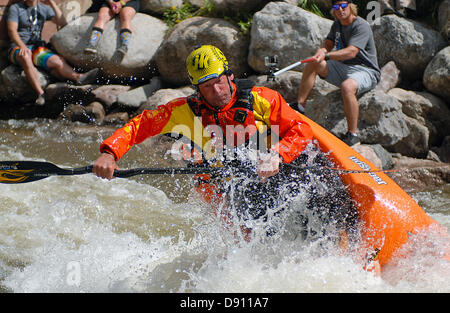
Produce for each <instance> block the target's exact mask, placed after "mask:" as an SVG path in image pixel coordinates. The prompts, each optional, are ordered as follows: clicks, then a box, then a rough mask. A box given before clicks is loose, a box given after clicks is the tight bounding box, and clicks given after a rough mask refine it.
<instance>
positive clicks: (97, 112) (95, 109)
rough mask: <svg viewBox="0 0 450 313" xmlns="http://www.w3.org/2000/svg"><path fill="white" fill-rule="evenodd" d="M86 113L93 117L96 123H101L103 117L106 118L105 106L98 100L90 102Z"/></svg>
mask: <svg viewBox="0 0 450 313" xmlns="http://www.w3.org/2000/svg"><path fill="white" fill-rule="evenodd" d="M85 111H86V114H87V115H88V116H90V117H91V118H92V121H93V122H95V123H96V124H101V123H102V121H103V119H104V118H105V109H104V108H103V105H102V104H101V103H100V102H98V101H94V102H92V103H91V104H89V105H88V106H87V107H86V108H85Z"/></svg>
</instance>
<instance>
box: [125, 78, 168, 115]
mask: <svg viewBox="0 0 450 313" xmlns="http://www.w3.org/2000/svg"><path fill="white" fill-rule="evenodd" d="M161 86H162V82H161V79H160V78H159V77H153V78H152V80H151V82H150V83H149V84H147V85H144V86H141V87H138V88H135V89H132V90H130V91H128V92H124V93H121V94H120V95H118V97H117V103H118V104H119V106H120V107H122V108H125V109H131V110H136V109H138V108H139V107H140V106H141V105H142V104H143V103H144V102H146V101H147V99H148V97H150V96H151V95H152V94H153V93H154V92H155V91H157V90H158V89H160V88H161Z"/></svg>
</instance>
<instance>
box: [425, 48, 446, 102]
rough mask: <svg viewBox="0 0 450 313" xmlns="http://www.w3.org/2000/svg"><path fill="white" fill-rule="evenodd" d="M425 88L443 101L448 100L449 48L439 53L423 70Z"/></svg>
mask: <svg viewBox="0 0 450 313" xmlns="http://www.w3.org/2000/svg"><path fill="white" fill-rule="evenodd" d="M423 84H424V85H425V87H426V88H427V89H428V90H429V91H431V92H432V93H434V94H435V95H438V96H440V97H442V98H444V99H450V46H448V47H446V48H445V49H443V50H441V51H439V53H438V54H437V55H436V56H435V57H434V58H433V59H432V60H431V62H430V63H429V64H428V66H427V67H426V69H425V73H424V75H423Z"/></svg>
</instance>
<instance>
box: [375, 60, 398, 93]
mask: <svg viewBox="0 0 450 313" xmlns="http://www.w3.org/2000/svg"><path fill="white" fill-rule="evenodd" d="M399 82H400V70H399V69H398V68H397V66H396V65H395V62H394V61H390V62H388V63H387V64H386V65H385V66H383V67H382V68H381V79H380V82H379V83H378V84H377V87H376V88H379V89H381V90H382V91H384V92H388V91H389V90H391V89H392V88H395V87H396V86H397V85H398V83H399Z"/></svg>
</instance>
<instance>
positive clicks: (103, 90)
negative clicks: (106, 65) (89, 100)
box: [91, 85, 131, 111]
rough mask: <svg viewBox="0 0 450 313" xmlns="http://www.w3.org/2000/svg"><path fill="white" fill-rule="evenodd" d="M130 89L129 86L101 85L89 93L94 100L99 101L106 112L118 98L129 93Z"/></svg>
mask: <svg viewBox="0 0 450 313" xmlns="http://www.w3.org/2000/svg"><path fill="white" fill-rule="evenodd" d="M130 89H131V87H130V86H123V85H103V86H100V87H98V88H96V89H94V90H92V92H91V93H92V94H93V95H94V96H95V100H97V101H100V102H101V103H102V104H103V106H104V107H105V109H106V110H107V111H108V110H109V109H110V108H111V107H112V105H113V104H114V103H115V102H117V98H118V96H119V95H120V94H122V93H125V92H127V91H129V90H130Z"/></svg>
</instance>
